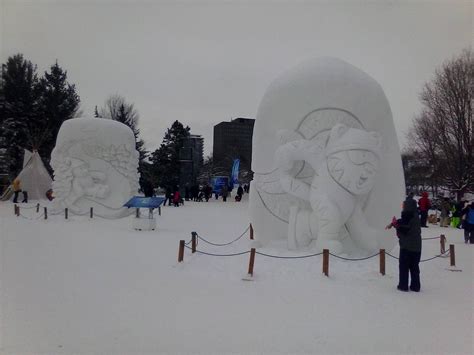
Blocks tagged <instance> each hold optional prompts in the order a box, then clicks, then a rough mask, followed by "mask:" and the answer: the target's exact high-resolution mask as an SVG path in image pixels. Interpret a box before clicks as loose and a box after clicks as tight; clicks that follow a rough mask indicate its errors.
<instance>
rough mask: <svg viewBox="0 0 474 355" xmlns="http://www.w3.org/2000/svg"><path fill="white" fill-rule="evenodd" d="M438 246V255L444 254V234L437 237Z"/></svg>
mask: <svg viewBox="0 0 474 355" xmlns="http://www.w3.org/2000/svg"><path fill="white" fill-rule="evenodd" d="M439 244H440V253H441V254H444V253H446V237H445V236H444V234H441V235H440V236H439Z"/></svg>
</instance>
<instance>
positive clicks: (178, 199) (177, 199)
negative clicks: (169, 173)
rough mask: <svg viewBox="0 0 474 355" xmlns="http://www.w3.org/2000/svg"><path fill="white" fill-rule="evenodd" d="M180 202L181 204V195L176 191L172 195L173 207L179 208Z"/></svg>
mask: <svg viewBox="0 0 474 355" xmlns="http://www.w3.org/2000/svg"><path fill="white" fill-rule="evenodd" d="M180 202H181V194H180V193H179V190H178V189H176V191H175V192H174V194H173V204H174V206H175V207H179V204H180Z"/></svg>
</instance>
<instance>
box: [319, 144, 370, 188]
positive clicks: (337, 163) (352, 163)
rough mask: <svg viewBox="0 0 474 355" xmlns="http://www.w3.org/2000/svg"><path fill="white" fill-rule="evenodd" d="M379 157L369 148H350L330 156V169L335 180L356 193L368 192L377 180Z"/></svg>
mask: <svg viewBox="0 0 474 355" xmlns="http://www.w3.org/2000/svg"><path fill="white" fill-rule="evenodd" d="M378 164H379V159H378V158H377V156H376V155H375V154H374V153H373V152H370V151H367V150H349V151H343V152H338V153H335V154H332V155H330V156H329V157H328V170H329V173H330V174H331V176H332V177H333V179H334V180H335V181H337V182H338V183H339V184H340V185H341V186H343V187H344V188H345V189H347V190H349V191H350V192H351V193H353V194H356V195H362V194H366V193H368V192H369V191H370V190H371V189H372V187H373V186H374V182H375V175H376V173H377V169H378Z"/></svg>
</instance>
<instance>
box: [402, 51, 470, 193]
mask: <svg viewBox="0 0 474 355" xmlns="http://www.w3.org/2000/svg"><path fill="white" fill-rule="evenodd" d="M473 92H474V55H473V53H472V51H471V50H465V51H463V53H462V54H461V55H460V56H458V57H455V58H453V59H451V60H449V61H447V62H446V63H444V64H443V65H442V66H441V68H440V69H438V70H436V72H435V76H434V78H433V79H432V80H431V81H430V82H428V83H426V84H425V87H424V88H423V90H422V92H421V94H420V100H421V103H422V104H423V110H422V112H421V113H420V114H419V115H418V116H416V117H415V119H414V122H413V130H412V131H411V132H410V133H409V135H408V139H409V141H410V144H411V148H412V149H413V150H414V151H416V152H417V153H419V154H420V156H421V157H422V158H423V159H425V160H426V161H427V162H429V164H430V165H431V166H432V168H433V171H434V172H435V174H434V176H435V178H437V179H439V184H440V185H442V186H444V187H447V188H448V189H450V190H451V191H452V192H455V193H456V195H457V198H458V199H460V198H461V197H462V196H463V194H464V193H466V192H472V191H474V165H473V147H474V132H473V116H472V106H473Z"/></svg>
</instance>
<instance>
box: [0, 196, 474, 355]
mask: <svg viewBox="0 0 474 355" xmlns="http://www.w3.org/2000/svg"><path fill="white" fill-rule="evenodd" d="M247 196H248V195H245V196H244V201H243V202H242V203H236V202H234V201H228V202H226V203H224V202H222V201H214V200H213V201H210V202H209V203H205V202H204V203H194V202H189V203H186V205H185V206H184V207H179V208H175V207H164V208H163V211H162V216H159V217H158V229H157V230H156V231H152V232H139V231H134V230H133V229H132V220H131V218H133V217H130V218H124V219H121V220H104V219H100V218H94V219H92V220H90V219H89V218H87V217H76V216H69V219H68V220H67V221H66V220H65V219H64V217H63V216H50V217H49V218H48V220H47V221H45V220H44V219H42V218H41V217H40V216H41V214H40V215H39V216H38V217H39V219H38V220H30V219H26V218H23V217H15V216H14V215H13V205H12V204H11V203H10V202H2V203H0V243H1V245H0V246H1V259H0V261H1V263H0V266H1V273H0V275H1V278H0V280H1V315H0V317H1V318H0V320H1V329H0V331H1V332H0V334H1V335H2V338H1V345H2V347H1V349H2V353H4V354H48V355H49V354H160V353H165V354H295V353H297V354H387V353H390V354H414V353H416V354H471V353H473V351H474V347H473V324H474V323H473V309H474V303H473V299H474V292H473V291H474V289H473V260H474V259H473V257H474V245H466V244H464V240H463V234H462V230H457V229H452V228H440V227H437V226H433V225H430V228H428V229H423V237H434V236H439V235H440V234H442V233H444V234H445V235H446V236H447V239H448V244H454V245H455V248H456V267H457V268H458V269H461V270H462V271H461V272H458V271H451V270H449V269H450V268H449V258H436V259H434V260H431V261H426V262H423V263H421V281H422V291H421V292H420V293H414V292H409V293H403V292H400V291H397V290H396V285H397V281H398V263H397V260H395V259H392V258H391V257H388V256H387V273H386V275H385V276H382V275H380V274H379V271H378V270H379V269H378V268H379V260H378V257H375V258H372V259H368V260H365V261H344V260H339V259H336V258H334V257H331V259H330V264H329V277H326V276H324V275H323V274H322V272H321V268H322V257H321V256H317V257H312V258H306V259H296V260H291V259H290V260H288V259H275V258H269V257H264V256H262V255H257V256H256V260H255V274H254V278H253V281H243V280H242V278H243V276H244V275H245V274H246V272H247V268H248V259H249V255H248V254H244V255H240V256H234V257H215V256H208V255H203V254H198V253H197V254H194V255H191V252H190V250H186V252H185V257H184V262H183V263H178V262H177V254H178V243H179V242H178V241H179V240H180V239H185V240H186V241H189V240H190V238H191V231H197V232H198V233H199V234H200V235H201V236H202V237H204V238H206V239H207V240H209V241H212V242H216V243H225V242H227V241H231V240H233V239H235V238H236V237H238V236H239V235H240V234H241V233H242V232H243V231H244V230H245V229H246V227H247V226H248V217H247V206H248V204H247ZM30 206H32V204H31V205H30ZM397 213H398V211H394V215H395V214H397ZM22 214H23V215H24V216H25V217H27V218H36V217H37V215H36V212H35V209H28V210H26V209H25V210H22ZM391 217H392V216H387V220H386V221H380V227H383V226H384V225H385V224H387V223H388V222H389V221H390V219H391ZM255 233H258V231H255ZM249 248H250V241H249V240H248V234H246V235H245V236H244V237H243V238H241V239H240V240H238V241H236V242H235V243H233V244H231V245H229V246H225V247H215V246H211V245H209V244H206V243H204V242H203V241H200V242H199V244H198V250H202V251H205V252H209V253H218V254H229V253H237V252H241V251H246V250H249ZM439 249H440V246H439V240H438V239H434V240H425V241H424V242H423V254H422V259H427V258H430V257H432V256H434V255H437V254H439ZM259 251H261V252H264V253H268V254H275V255H276V254H278V255H297V254H298V253H294V252H286V253H284V252H282V251H279V250H278V249H277V248H265V249H259ZM308 253H310V251H309V252H306V253H300V255H303V254H308ZM391 254H393V255H398V249H394V250H393V251H392V252H391Z"/></svg>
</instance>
